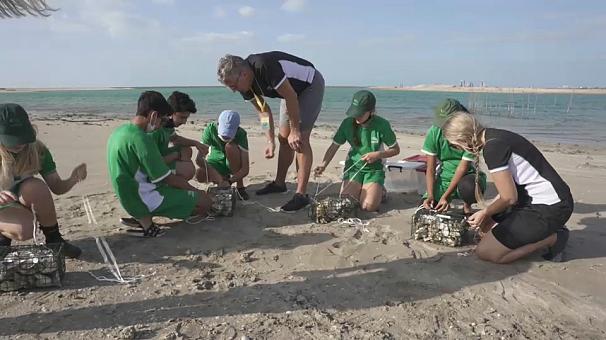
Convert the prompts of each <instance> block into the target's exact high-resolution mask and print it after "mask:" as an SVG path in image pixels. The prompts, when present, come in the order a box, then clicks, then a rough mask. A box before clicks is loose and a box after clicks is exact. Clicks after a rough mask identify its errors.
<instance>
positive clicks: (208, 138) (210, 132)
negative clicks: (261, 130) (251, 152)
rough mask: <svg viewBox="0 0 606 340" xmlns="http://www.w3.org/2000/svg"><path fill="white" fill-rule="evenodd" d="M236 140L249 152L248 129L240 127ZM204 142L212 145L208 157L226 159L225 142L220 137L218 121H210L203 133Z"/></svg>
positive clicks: (242, 148)
mask: <svg viewBox="0 0 606 340" xmlns="http://www.w3.org/2000/svg"><path fill="white" fill-rule="evenodd" d="M234 142H235V143H236V144H237V145H238V146H239V147H240V149H241V150H242V151H245V152H248V137H247V136H246V131H245V130H244V129H243V128H241V127H238V131H237V132H236V135H235V136H234ZM202 143H204V144H206V145H208V146H209V147H210V151H209V152H208V156H207V157H206V159H213V160H223V159H225V144H226V143H225V142H224V141H222V140H221V138H219V133H218V132H217V123H216V122H210V123H209V124H208V126H206V128H205V129H204V132H203V133H202Z"/></svg>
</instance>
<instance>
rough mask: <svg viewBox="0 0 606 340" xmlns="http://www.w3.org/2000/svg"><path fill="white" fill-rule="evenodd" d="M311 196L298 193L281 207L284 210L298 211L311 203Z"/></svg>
mask: <svg viewBox="0 0 606 340" xmlns="http://www.w3.org/2000/svg"><path fill="white" fill-rule="evenodd" d="M309 202H310V201H309V196H307V195H303V194H299V193H296V194H295V195H294V196H293V197H292V199H291V200H290V201H288V202H286V204H284V205H283V206H282V207H281V208H280V209H282V210H283V211H297V210H299V209H302V208H305V207H306V206H307V205H308V204H309Z"/></svg>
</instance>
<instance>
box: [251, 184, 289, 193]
mask: <svg viewBox="0 0 606 340" xmlns="http://www.w3.org/2000/svg"><path fill="white" fill-rule="evenodd" d="M278 192H286V185H279V184H278V183H276V182H275V181H271V182H269V183H267V185H266V186H265V187H263V188H261V189H259V190H257V192H256V194H257V195H259V196H261V195H267V194H273V193H278Z"/></svg>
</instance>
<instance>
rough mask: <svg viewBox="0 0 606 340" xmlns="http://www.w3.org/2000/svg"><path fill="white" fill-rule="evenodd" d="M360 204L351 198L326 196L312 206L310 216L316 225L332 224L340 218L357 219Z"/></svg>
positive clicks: (315, 201)
mask: <svg viewBox="0 0 606 340" xmlns="http://www.w3.org/2000/svg"><path fill="white" fill-rule="evenodd" d="M359 205H360V204H359V202H358V201H357V200H356V199H354V198H352V197H349V196H343V197H339V196H326V197H323V198H320V199H316V200H314V201H313V202H312V204H311V209H310V210H309V216H310V217H311V219H312V220H313V221H314V222H316V223H330V222H333V221H337V220H338V219H340V218H343V219H347V218H353V217H356V214H357V211H358V207H359Z"/></svg>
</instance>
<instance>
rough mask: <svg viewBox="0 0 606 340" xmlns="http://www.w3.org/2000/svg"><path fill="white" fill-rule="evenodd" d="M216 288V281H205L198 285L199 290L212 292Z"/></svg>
mask: <svg viewBox="0 0 606 340" xmlns="http://www.w3.org/2000/svg"><path fill="white" fill-rule="evenodd" d="M214 286H215V281H211V280H204V281H202V282H200V283H198V284H197V285H196V288H197V289H198V290H210V289H213V287H214Z"/></svg>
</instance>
